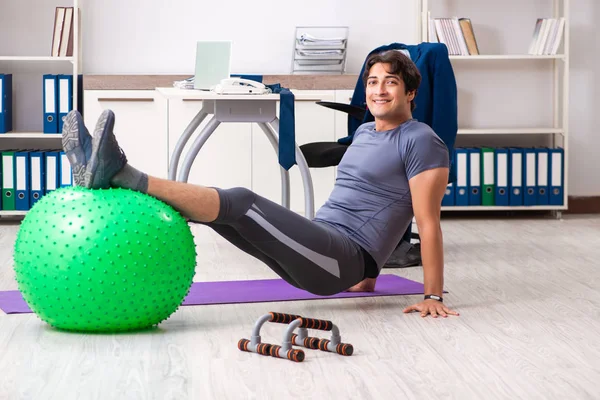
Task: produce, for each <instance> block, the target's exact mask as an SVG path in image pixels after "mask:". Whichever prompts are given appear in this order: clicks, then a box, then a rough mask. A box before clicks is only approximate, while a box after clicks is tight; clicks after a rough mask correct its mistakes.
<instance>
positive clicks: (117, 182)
mask: <svg viewBox="0 0 600 400" xmlns="http://www.w3.org/2000/svg"><path fill="white" fill-rule="evenodd" d="M110 183H111V184H113V185H114V186H117V187H120V188H125V189H132V190H135V191H138V192H143V193H147V192H148V175H147V174H145V173H143V172H141V171H138V170H137V169H135V168H133V167H132V166H131V165H129V164H125V166H124V167H123V169H122V170H120V171H119V172H117V173H116V174H115V176H113V178H112V179H111V181H110Z"/></svg>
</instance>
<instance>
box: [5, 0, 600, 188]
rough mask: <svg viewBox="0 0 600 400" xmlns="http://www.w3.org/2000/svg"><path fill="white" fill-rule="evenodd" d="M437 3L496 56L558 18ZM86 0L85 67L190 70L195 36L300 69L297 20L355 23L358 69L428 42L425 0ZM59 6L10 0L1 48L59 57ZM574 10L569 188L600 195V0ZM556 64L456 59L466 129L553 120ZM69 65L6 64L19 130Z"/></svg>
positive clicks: (547, 6)
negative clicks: (423, 31)
mask: <svg viewBox="0 0 600 400" xmlns="http://www.w3.org/2000/svg"><path fill="white" fill-rule="evenodd" d="M430 3H432V4H433V10H434V15H433V16H434V17H435V16H449V15H450V16H454V15H456V16H461V17H463V16H464V17H470V18H471V19H472V21H473V23H474V29H475V34H476V36H477V39H478V43H479V46H480V50H481V51H482V52H483V53H495V54H497V53H524V52H526V51H527V48H528V46H529V41H530V39H531V34H532V32H533V25H534V21H535V18H538V17H544V16H550V14H551V10H552V8H551V5H552V3H553V0H535V1H533V0H528V1H522V0H505V1H502V2H497V1H492V0H487V1H480V0H448V1H446V2H439V1H435V0H430ZM68 4H69V1H67V2H63V3H60V5H68ZM82 4H83V26H82V29H83V47H84V49H83V51H84V53H83V68H84V73H86V74H190V75H191V74H192V71H193V65H194V51H195V42H196V41H197V40H206V39H223V38H227V39H232V40H233V41H234V57H233V70H234V71H235V72H236V73H259V74H260V73H262V74H273V73H289V71H290V67H291V56H292V43H293V34H294V27H295V26H296V25H347V26H349V27H350V42H349V43H350V45H349V51H348V66H347V69H348V72H350V73H357V72H358V71H359V70H360V67H361V65H362V62H363V61H364V57H365V55H366V54H367V53H368V51H369V50H371V49H373V48H374V47H377V46H379V45H380V44H383V43H389V42H391V41H402V42H405V43H415V42H416V38H417V36H416V33H417V24H416V20H415V17H416V1H414V0H400V1H398V0H395V1H392V0H371V1H368V2H365V1H358V0H304V1H303V2H289V1H278V0H262V1H254V2H247V1H241V0H230V1H220V2H207V1H194V0H178V1H167V0H126V1H123V0H103V1H92V0H82ZM56 5H59V4H58V3H57V2H56V0H18V1H17V0H5V1H3V4H2V8H1V12H0V54H16V55H28V54H48V52H49V48H50V39H51V31H52V19H53V10H54V7H55V6H56ZM571 5H572V7H571V41H570V43H571V65H570V67H571V74H570V83H571V94H570V100H571V103H570V108H569V111H570V124H569V128H570V138H569V150H570V157H569V181H570V184H569V193H570V194H571V195H580V196H590V195H600V174H598V172H597V171H600V157H598V156H596V152H598V151H600V135H598V134H597V127H598V126H600V117H599V114H600V113H599V112H598V111H597V110H598V109H599V108H600V89H599V85H600V82H599V78H598V77H597V76H598V73H599V72H600V67H599V66H598V62H597V61H598V56H597V51H596V49H598V48H600V38H599V37H598V30H597V28H596V27H595V26H594V23H595V21H598V20H600V5H598V3H597V0H571ZM584 41H586V42H587V43H585V44H584ZM550 66H551V63H550V62H548V61H518V62H514V61H510V62H507V61H502V62H489V61H486V62H483V61H482V62H468V63H467V62H458V61H457V62H455V63H454V68H455V73H456V76H457V80H458V84H459V119H460V125H461V127H497V126H502V127H537V126H548V125H550V123H551V122H552V113H551V111H552V110H551V101H550V99H551V95H552V92H551V91H550V86H549V85H550V83H551V79H552V74H551V69H550ZM69 67H70V66H69V65H65V66H56V65H49V64H45V63H41V64H30V65H23V64H18V63H11V62H8V63H7V62H0V70H2V71H4V72H15V73H17V72H18V76H17V77H16V79H15V80H16V84H15V85H16V87H15V89H16V90H17V91H18V92H19V95H18V96H17V100H16V104H15V106H16V107H17V111H16V112H17V114H18V118H17V121H18V124H19V125H18V128H19V129H20V130H23V129H32V130H33V129H34V128H37V129H38V130H39V124H40V122H39V119H38V113H39V112H41V111H40V110H41V100H40V99H38V97H39V95H34V94H36V93H38V92H39V87H40V86H41V85H39V84H38V80H39V79H41V74H42V73H44V72H46V73H48V72H57V70H60V69H61V68H62V69H63V70H65V71H66V72H68V69H69ZM492 78H493V80H492ZM36 91H37V92H36ZM23 93H27V94H28V95H23ZM32 98H33V99H35V100H32ZM27 115H32V116H34V117H32V118H29V119H28V118H27ZM32 126H33V128H32ZM540 139H541V138H540V137H526V138H523V137H509V138H507V137H502V138H496V139H489V140H484V141H483V142H482V140H481V138H473V137H461V138H460V139H459V142H458V144H465V145H468V144H490V145H502V144H524V145H525V144H543V143H540Z"/></svg>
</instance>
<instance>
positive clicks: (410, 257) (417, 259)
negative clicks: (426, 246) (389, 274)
mask: <svg viewBox="0 0 600 400" xmlns="http://www.w3.org/2000/svg"><path fill="white" fill-rule="evenodd" d="M420 265H422V260H421V244H420V243H414V244H411V243H407V242H402V243H400V245H399V246H398V247H396V249H395V250H394V252H393V253H392V254H391V255H390V257H389V258H388V260H387V261H386V262H385V265H384V266H383V268H408V267H417V266H420Z"/></svg>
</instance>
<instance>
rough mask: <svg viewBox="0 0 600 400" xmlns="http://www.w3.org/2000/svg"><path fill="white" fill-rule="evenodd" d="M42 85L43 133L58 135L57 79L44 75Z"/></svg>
mask: <svg viewBox="0 0 600 400" xmlns="http://www.w3.org/2000/svg"><path fill="white" fill-rule="evenodd" d="M43 83H44V88H43V92H44V93H43V95H44V104H43V106H44V133H58V106H57V102H58V77H57V76H56V75H52V74H45V75H44V76H43Z"/></svg>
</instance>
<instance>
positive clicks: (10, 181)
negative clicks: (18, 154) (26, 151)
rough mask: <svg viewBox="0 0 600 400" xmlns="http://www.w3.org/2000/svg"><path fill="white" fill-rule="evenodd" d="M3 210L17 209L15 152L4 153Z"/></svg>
mask: <svg viewBox="0 0 600 400" xmlns="http://www.w3.org/2000/svg"><path fill="white" fill-rule="evenodd" d="M2 209H3V210H14V209H15V152H14V151H3V152H2Z"/></svg>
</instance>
